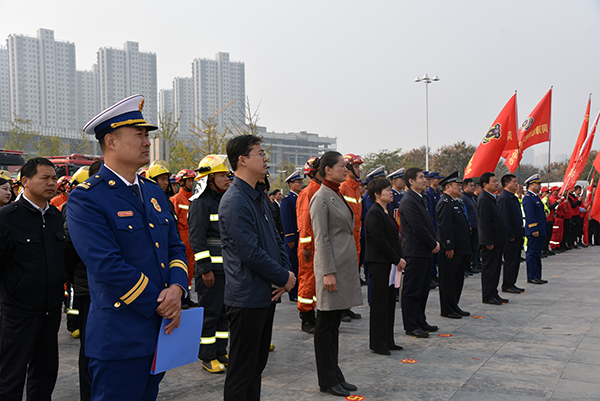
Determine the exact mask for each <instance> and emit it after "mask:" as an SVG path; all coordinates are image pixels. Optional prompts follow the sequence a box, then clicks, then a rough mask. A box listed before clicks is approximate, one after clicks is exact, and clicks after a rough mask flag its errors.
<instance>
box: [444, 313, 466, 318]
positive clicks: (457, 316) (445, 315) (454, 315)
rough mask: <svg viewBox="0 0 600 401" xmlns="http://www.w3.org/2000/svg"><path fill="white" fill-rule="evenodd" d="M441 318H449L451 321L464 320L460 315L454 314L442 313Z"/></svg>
mask: <svg viewBox="0 0 600 401" xmlns="http://www.w3.org/2000/svg"><path fill="white" fill-rule="evenodd" d="M441 316H442V317H447V318H450V319H462V316H461V315H459V314H458V313H454V312H450V313H442V314H441Z"/></svg>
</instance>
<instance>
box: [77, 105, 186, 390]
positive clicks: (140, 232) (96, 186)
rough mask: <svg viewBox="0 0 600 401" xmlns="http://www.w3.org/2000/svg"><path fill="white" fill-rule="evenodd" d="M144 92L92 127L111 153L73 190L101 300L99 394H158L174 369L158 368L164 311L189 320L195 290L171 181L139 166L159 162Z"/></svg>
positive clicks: (95, 366) (93, 327)
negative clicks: (167, 190) (184, 305)
mask: <svg viewBox="0 0 600 401" xmlns="http://www.w3.org/2000/svg"><path fill="white" fill-rule="evenodd" d="M143 102H144V100H143V97H142V96H141V95H134V96H131V97H129V98H127V99H124V100H122V101H121V102H119V103H117V104H115V105H114V106H112V107H110V108H108V109H107V110H105V111H103V112H102V113H100V114H99V115H98V116H96V117H94V118H93V119H92V120H91V121H90V122H89V123H88V124H87V125H86V126H85V127H84V131H85V132H86V133H87V134H90V135H95V136H96V138H97V139H98V140H99V142H100V147H101V148H102V151H103V153H104V165H103V166H102V167H101V168H100V171H98V173H97V174H95V175H93V176H91V177H90V178H89V179H87V180H86V181H84V182H83V183H81V184H79V185H78V186H77V187H76V188H75V189H74V190H73V191H72V192H71V195H70V197H69V208H68V210H67V222H68V225H69V230H70V234H71V238H72V241H73V245H74V246H75V249H76V251H77V253H78V254H79V255H80V257H81V259H82V260H83V262H84V263H85V265H86V266H87V272H88V283H89V291H90V297H91V306H90V311H89V316H88V321H87V328H86V340H87V341H86V344H85V354H86V356H88V357H89V358H90V362H89V371H90V375H91V377H92V399H93V400H111V401H114V400H154V399H156V397H157V394H158V385H159V383H160V381H161V379H162V377H163V376H164V373H161V374H157V375H151V374H150V370H151V367H152V361H153V356H154V351H155V349H156V342H157V338H158V332H159V329H160V325H161V322H162V320H163V318H165V319H168V320H169V323H168V324H167V325H166V330H165V331H166V333H167V334H170V333H172V332H173V330H176V329H177V327H178V326H179V322H180V315H181V302H182V299H184V298H186V297H187V265H186V255H185V246H184V245H183V243H182V242H181V240H180V239H179V238H178V236H177V223H176V222H175V221H174V219H173V217H172V216H171V214H170V213H169V207H168V205H167V199H166V197H165V195H164V192H163V191H162V189H161V188H160V187H159V186H158V185H157V184H156V183H155V182H154V181H151V180H149V179H146V178H143V177H140V176H138V175H137V174H136V171H137V169H138V168H139V167H141V166H143V165H145V164H147V163H148V162H149V158H148V153H149V148H150V141H149V140H148V131H150V130H155V129H157V127H156V126H154V125H151V124H148V123H147V122H146V120H145V119H144V117H143V115H142V112H141V111H142V108H143Z"/></svg>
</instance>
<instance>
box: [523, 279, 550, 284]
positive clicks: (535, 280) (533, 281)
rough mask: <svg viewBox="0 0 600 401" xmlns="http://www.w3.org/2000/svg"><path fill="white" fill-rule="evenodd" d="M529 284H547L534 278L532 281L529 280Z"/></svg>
mask: <svg viewBox="0 0 600 401" xmlns="http://www.w3.org/2000/svg"><path fill="white" fill-rule="evenodd" d="M527 282H528V283H529V284H546V283H544V282H543V281H542V280H540V279H539V278H534V279H532V280H527Z"/></svg>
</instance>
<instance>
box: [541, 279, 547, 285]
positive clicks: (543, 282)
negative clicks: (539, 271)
mask: <svg viewBox="0 0 600 401" xmlns="http://www.w3.org/2000/svg"><path fill="white" fill-rule="evenodd" d="M540 281H541V282H542V284H546V283H547V282H548V280H542V279H540Z"/></svg>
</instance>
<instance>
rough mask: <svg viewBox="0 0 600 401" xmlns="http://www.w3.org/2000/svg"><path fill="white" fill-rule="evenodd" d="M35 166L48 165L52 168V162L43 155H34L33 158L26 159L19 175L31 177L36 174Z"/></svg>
mask: <svg viewBox="0 0 600 401" xmlns="http://www.w3.org/2000/svg"><path fill="white" fill-rule="evenodd" d="M37 166H48V167H52V168H54V163H52V162H51V161H50V160H48V159H46V158H45V157H34V158H33V159H29V160H27V162H26V163H25V164H24V165H23V167H21V177H27V178H29V179H31V178H33V176H34V175H36V174H37Z"/></svg>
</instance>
